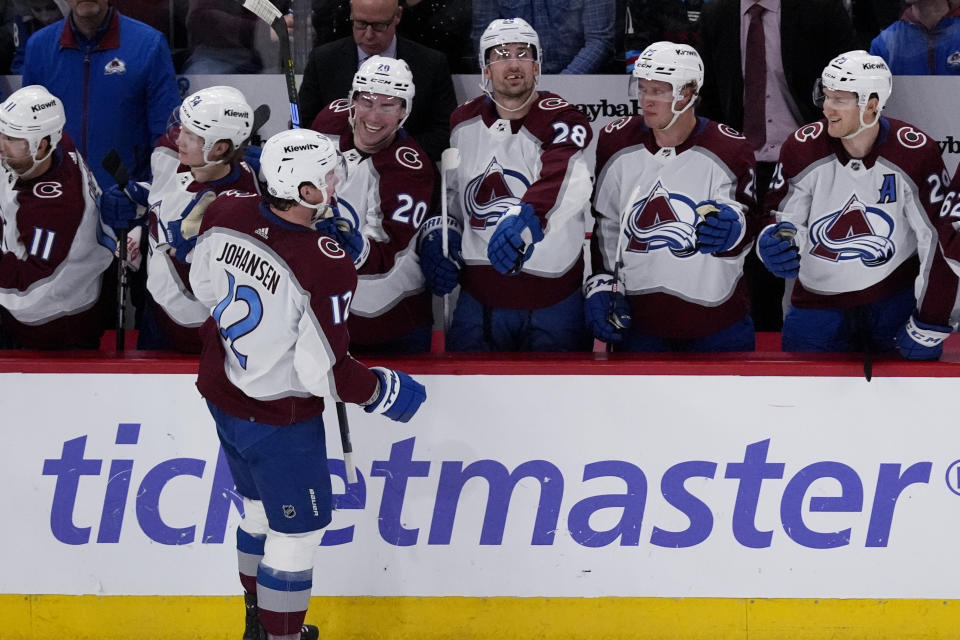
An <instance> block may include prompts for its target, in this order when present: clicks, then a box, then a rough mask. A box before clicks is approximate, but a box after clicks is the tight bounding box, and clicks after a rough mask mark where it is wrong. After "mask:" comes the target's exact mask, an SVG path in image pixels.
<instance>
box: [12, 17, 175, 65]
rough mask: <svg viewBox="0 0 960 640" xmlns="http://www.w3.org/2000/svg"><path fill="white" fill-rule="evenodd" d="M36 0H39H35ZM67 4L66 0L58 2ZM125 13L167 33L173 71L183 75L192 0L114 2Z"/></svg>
mask: <svg viewBox="0 0 960 640" xmlns="http://www.w3.org/2000/svg"><path fill="white" fill-rule="evenodd" d="M31 1H36V0H31ZM58 1H59V2H64V4H65V0H58ZM111 4H112V5H113V7H114V8H115V9H116V10H117V11H119V12H120V13H121V14H123V15H125V16H127V17H128V18H133V19H134V20H139V21H140V22H142V23H144V24H146V25H149V26H151V27H153V28H154V29H156V30H157V31H159V32H160V33H162V34H163V37H164V38H165V39H166V41H167V45H168V46H169V47H170V52H171V53H172V54H173V68H174V69H176V70H177V72H180V70H181V69H183V62H184V60H185V59H186V55H187V53H188V52H189V51H188V49H187V23H186V20H187V12H188V11H189V10H190V5H191V4H193V3H192V2H190V0H112V1H111Z"/></svg>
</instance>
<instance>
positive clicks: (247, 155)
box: [243, 144, 263, 176]
mask: <svg viewBox="0 0 960 640" xmlns="http://www.w3.org/2000/svg"><path fill="white" fill-rule="evenodd" d="M262 151H263V148H262V147H257V146H254V145H252V144H250V145H247V148H246V149H244V151H243V161H244V162H246V163H247V164H248V165H250V168H251V169H253V175H255V176H258V175H260V153H261V152H262Z"/></svg>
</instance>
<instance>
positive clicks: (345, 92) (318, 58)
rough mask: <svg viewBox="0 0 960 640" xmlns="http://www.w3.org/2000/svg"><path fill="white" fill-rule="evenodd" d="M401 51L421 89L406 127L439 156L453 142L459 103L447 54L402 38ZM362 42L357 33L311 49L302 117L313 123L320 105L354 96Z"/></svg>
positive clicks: (302, 120) (306, 124)
mask: <svg viewBox="0 0 960 640" xmlns="http://www.w3.org/2000/svg"><path fill="white" fill-rule="evenodd" d="M397 57H399V58H402V59H403V60H404V61H406V63H407V64H408V65H410V71H411V72H412V73H413V84H414V86H415V88H416V93H415V95H414V97H413V109H411V111H410V117H409V118H407V121H406V123H405V124H404V128H405V129H406V130H407V132H408V133H410V135H412V136H413V137H414V138H415V139H416V141H417V142H419V143H420V146H421V147H423V148H424V150H425V151H426V152H427V155H429V156H430V157H431V158H432V159H433V160H434V162H439V160H440V154H441V153H443V150H444V149H446V148H447V147H448V146H449V145H450V114H451V113H453V110H454V109H455V108H456V107H457V97H456V95H455V94H454V91H453V80H452V78H451V77H450V68H449V66H448V65H447V58H446V56H444V55H443V54H442V53H440V52H439V51H434V50H433V49H430V48H428V47H425V46H423V45H421V44H418V43H416V42H413V41H411V40H407V39H406V38H400V37H398V38H397ZM357 61H358V58H357V45H356V43H355V42H354V41H353V37H352V36H348V37H346V38H341V39H339V40H334V41H333V42H328V43H327V44H324V45H320V46H319V47H316V48H314V50H313V51H311V52H310V59H309V60H308V61H307V68H306V69H305V70H304V72H303V83H302V84H301V85H300V123H301V125H302V126H304V127H309V126H310V124H311V123H312V122H313V119H314V118H315V117H316V116H317V114H318V113H319V112H320V110H321V109H323V108H324V107H326V106H327V105H328V104H330V103H331V102H333V101H334V100H339V99H341V98H348V97H350V87H351V86H352V85H353V75H354V74H355V73H356V72H357Z"/></svg>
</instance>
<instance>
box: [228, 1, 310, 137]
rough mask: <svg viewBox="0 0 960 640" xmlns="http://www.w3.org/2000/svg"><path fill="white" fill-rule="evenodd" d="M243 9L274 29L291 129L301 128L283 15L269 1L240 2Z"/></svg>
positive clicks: (291, 57)
mask: <svg viewBox="0 0 960 640" xmlns="http://www.w3.org/2000/svg"><path fill="white" fill-rule="evenodd" d="M238 1H239V2H240V4H242V5H243V7H244V8H245V9H247V10H249V11H251V12H253V13H254V14H256V16H257V17H258V18H260V19H261V20H263V21H264V22H266V23H267V24H268V25H270V28H271V29H273V31H274V33H276V34H277V40H278V42H279V43H280V67H281V70H282V71H283V76H284V79H285V80H286V84H287V98H288V100H289V101H290V128H291V129H299V128H300V104H299V102H298V99H297V77H296V75H295V74H296V70H295V69H294V66H293V54H292V53H291V52H290V33H289V31H287V21H286V20H284V17H283V14H282V13H280V10H279V9H277V8H276V7H275V6H273V4H272V3H271V2H270V1H269V0H238Z"/></svg>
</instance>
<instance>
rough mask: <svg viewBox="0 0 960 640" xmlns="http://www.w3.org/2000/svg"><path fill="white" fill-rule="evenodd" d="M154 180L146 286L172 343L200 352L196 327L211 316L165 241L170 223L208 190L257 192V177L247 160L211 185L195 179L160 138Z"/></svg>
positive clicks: (153, 158)
mask: <svg viewBox="0 0 960 640" xmlns="http://www.w3.org/2000/svg"><path fill="white" fill-rule="evenodd" d="M150 166H151V171H152V173H153V182H152V183H151V185H150V196H149V211H148V214H147V215H148V229H149V234H148V251H147V290H148V291H149V292H150V296H151V298H152V299H153V301H154V302H156V303H157V305H159V307H160V313H162V314H164V316H165V317H164V318H159V319H158V320H157V321H158V323H159V324H160V325H161V326H162V331H163V333H164V337H165V339H166V341H167V342H168V343H169V346H170V347H172V348H175V349H178V350H181V351H188V352H196V351H197V350H198V347H199V336H197V335H196V329H199V327H200V325H202V324H203V323H204V321H206V319H207V318H208V317H209V315H210V313H209V309H207V308H206V307H205V306H204V305H202V304H201V303H200V302H198V301H197V299H196V298H195V297H194V295H193V293H192V292H191V290H190V286H189V276H188V274H189V272H190V265H189V264H185V263H182V262H179V261H178V260H177V259H176V258H175V257H174V256H173V255H171V253H172V251H171V249H170V245H169V244H168V242H167V226H168V225H169V224H170V223H171V222H174V221H178V220H180V219H181V217H183V215H184V211H185V210H186V208H187V207H188V206H189V205H190V203H191V202H192V201H193V200H194V199H195V198H197V197H199V196H200V194H202V193H203V192H204V191H207V190H213V191H214V192H216V193H223V192H224V191H229V190H234V191H239V192H243V193H258V191H259V188H258V185H257V180H256V177H255V176H254V175H253V171H252V170H251V169H250V167H249V166H247V164H246V163H244V162H239V163H237V164H236V165H234V166H233V168H232V170H231V171H230V173H229V174H227V175H226V176H225V177H223V178H221V179H219V180H216V181H214V182H210V183H200V182H197V181H196V180H195V179H194V177H193V174H192V173H191V172H190V169H189V167H187V166H185V165H182V164H180V161H179V159H178V157H177V151H176V147H175V145H173V144H171V142H170V141H169V139H168V138H166V137H164V138H161V139H160V141H159V142H158V144H157V146H156V148H155V149H154V150H153V154H152V156H151V158H150Z"/></svg>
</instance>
